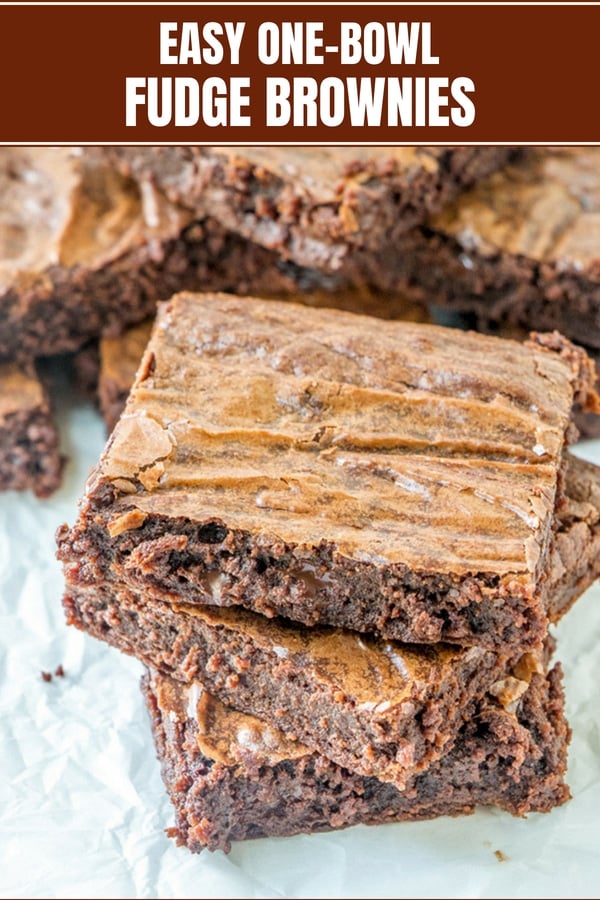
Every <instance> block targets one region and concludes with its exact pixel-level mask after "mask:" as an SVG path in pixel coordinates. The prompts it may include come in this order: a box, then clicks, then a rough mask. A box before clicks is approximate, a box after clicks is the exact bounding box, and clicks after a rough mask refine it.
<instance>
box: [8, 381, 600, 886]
mask: <svg viewBox="0 0 600 900" xmlns="http://www.w3.org/2000/svg"><path fill="white" fill-rule="evenodd" d="M61 405H62V407H63V412H62V419H63V421H62V427H63V432H64V441H65V450H66V452H68V453H69V455H70V463H69V466H68V468H67V473H66V480H65V485H64V487H63V488H62V490H61V491H60V492H59V493H58V494H57V495H56V496H55V497H53V498H52V499H50V500H47V501H39V500H36V499H35V498H34V497H32V496H30V495H27V494H22V495H17V494H10V493H9V494H0V673H1V677H0V896H1V897H4V898H5V897H82V898H87V897H110V898H112V897H143V898H146V897H160V898H170V897H182V898H183V897H224V898H225V897H507V896H508V897H598V896H599V895H600V894H599V892H600V703H599V699H598V697H599V683H600V677H599V669H600V588H597V587H594V588H592V589H591V590H590V591H588V593H587V594H586V596H585V597H583V598H582V599H581V600H580V601H579V602H578V604H577V605H576V607H575V609H574V610H573V611H572V612H571V613H570V614H569V616H568V617H567V619H566V620H565V621H564V622H563V623H561V625H560V626H559V628H558V629H557V636H558V640H559V644H558V654H557V655H558V658H559V659H561V660H562V662H563V665H564V668H565V682H566V685H565V686H566V691H567V711H568V716H569V719H570V722H571V725H572V728H573V741H572V744H571V750H570V764H569V778H568V780H569V784H570V785H571V789H572V792H573V799H572V800H571V801H570V802H569V803H568V804H567V805H566V806H564V807H562V808H560V809H557V810H554V811H553V812H552V813H551V814H550V815H547V816H543V815H532V816H530V817H529V818H528V819H526V820H520V819H514V818H512V817H511V816H509V815H507V814H505V813H501V812H496V811H488V810H483V811H480V812H478V813H477V814H476V815H474V816H470V817H466V818H463V819H438V820H436V821H433V822H423V823H417V824H409V823H406V824H398V825H387V826H381V827H376V828H367V827H361V826H359V827H356V828H352V829H349V830H347V831H344V832H338V833H332V834H324V835H314V836H301V837H295V838H287V839H276V840H273V839H272V840H261V841H251V842H246V843H240V844H238V845H236V846H234V849H233V851H232V852H231V854H230V855H229V856H225V855H224V854H222V853H221V852H218V853H215V854H211V853H208V852H205V853H202V854H200V855H199V856H194V855H192V854H190V853H189V852H188V851H187V850H186V849H183V848H177V847H176V846H175V844H174V843H173V842H172V841H171V840H169V839H168V838H167V837H166V836H165V834H164V829H165V828H167V827H168V826H169V825H171V824H172V821H173V817H172V812H171V807H170V804H169V802H168V800H167V798H166V795H165V792H164V790H163V787H162V782H161V779H160V774H159V767H158V763H157V762H156V759H155V756H154V747H153V743H152V739H151V735H150V727H149V723H148V721H147V716H146V711H145V707H144V705H143V702H142V699H141V695H140V692H139V689H138V679H139V676H140V674H141V666H140V665H139V664H138V663H137V662H136V661H135V660H132V659H129V658H126V657H124V656H121V655H120V654H119V653H117V652H116V651H115V650H112V649H111V648H109V647H108V646H105V645H103V644H101V643H99V642H97V641H95V640H93V639H92V638H90V637H87V636H86V635H83V634H81V633H79V632H77V631H76V630H75V629H73V628H67V627H66V626H65V624H64V621H63V613H62V608H61V604H60V598H61V593H62V574H61V570H60V567H59V565H58V563H57V562H56V560H55V558H54V532H55V530H56V528H57V526H58V525H60V524H61V523H62V522H64V521H68V522H69V523H71V522H72V521H73V520H74V517H75V510H76V501H77V498H78V496H79V494H80V493H81V490H82V487H83V483H84V480H85V477H86V475H87V472H88V470H89V468H90V467H91V465H92V464H93V463H94V462H95V460H96V459H97V457H98V454H99V452H100V450H101V448H102V446H103V444H104V432H103V426H102V423H101V421H100V419H99V416H98V415H97V414H96V413H95V411H94V410H93V409H92V408H91V407H89V406H86V405H82V404H76V403H74V401H69V400H65V398H64V397H63V398H62V403H61ZM577 452H579V453H580V455H582V456H584V457H585V458H587V459H590V460H592V461H594V462H597V463H600V442H590V443H587V444H582V445H580V447H579V448H578V451H577ZM59 664H62V665H63V667H64V669H65V677H64V678H56V677H54V678H53V680H52V681H51V682H50V683H45V682H44V681H42V679H41V676H40V672H41V671H42V670H46V671H50V672H54V670H55V669H56V667H57V666H58V665H59ZM495 851H500V853H501V854H502V857H503V858H502V860H501V861H500V860H499V859H498V858H497V855H496V852H495Z"/></svg>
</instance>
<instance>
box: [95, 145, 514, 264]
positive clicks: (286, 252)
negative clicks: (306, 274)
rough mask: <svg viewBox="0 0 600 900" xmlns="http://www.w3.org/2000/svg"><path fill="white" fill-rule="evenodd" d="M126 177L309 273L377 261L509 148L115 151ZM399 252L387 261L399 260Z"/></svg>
mask: <svg viewBox="0 0 600 900" xmlns="http://www.w3.org/2000/svg"><path fill="white" fill-rule="evenodd" d="M110 152H111V156H112V158H115V159H116V160H117V161H118V163H120V166H121V168H122V170H123V171H124V172H126V173H128V174H131V173H133V174H134V175H135V176H136V177H138V178H140V179H144V178H145V179H147V180H149V181H151V182H152V183H153V184H154V185H158V186H159V187H160V188H161V190H163V191H164V192H165V193H166V194H167V196H168V197H169V199H171V200H172V201H173V202H175V203H178V204H181V205H184V206H186V207H187V208H189V209H191V210H193V212H194V215H196V216H200V217H203V216H206V215H209V216H211V217H214V218H216V219H218V221H219V222H222V223H223V224H224V226H225V227H226V228H229V229H230V230H231V231H234V232H237V233H239V234H241V235H243V236H244V237H246V238H248V239H249V240H252V241H254V242H256V243H258V244H261V245H263V246H265V247H268V248H269V249H272V250H276V251H277V252H278V253H279V254H280V255H281V256H282V257H284V258H286V259H289V260H292V261H293V262H295V263H297V264H299V265H301V266H305V267H308V268H312V269H324V270H329V271H336V270H338V269H339V268H340V267H342V266H343V264H344V260H345V259H346V258H347V257H349V256H351V255H352V253H353V252H354V251H355V250H361V251H366V253H367V254H372V253H376V254H377V255H378V256H379V254H380V249H381V246H382V244H384V245H387V246H388V247H393V245H394V241H395V238H396V236H397V235H400V234H402V233H403V232H405V231H406V230H407V229H409V228H411V227H412V226H413V225H415V224H417V223H419V222H423V221H424V220H425V218H426V217H427V216H428V215H430V214H431V213H433V212H435V211H437V210H439V209H441V207H442V206H443V205H444V203H446V202H448V200H449V199H451V198H452V197H454V196H455V195H456V194H457V193H458V192H460V191H461V190H464V189H465V188H466V187H467V186H469V185H471V184H473V183H474V182H476V181H478V180H479V179H480V178H482V177H484V176H485V175H487V174H488V173H489V172H491V171H493V170H494V169H497V168H498V167H499V166H501V165H503V164H504V163H505V162H506V161H507V160H508V159H510V158H511V156H514V155H515V152H516V151H514V150H511V149H510V148H508V147H385V148H381V147H335V148H332V147H285V148H282V147H256V148H252V147H244V148H243V149H241V148H224V147H153V148H147V147H119V148H114V149H113V150H111V151H110ZM393 256H394V254H393V253H392V254H388V255H387V257H384V258H383V261H384V264H385V262H386V261H387V264H388V265H389V264H390V263H391V262H392V261H393Z"/></svg>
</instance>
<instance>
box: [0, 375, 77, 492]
mask: <svg viewBox="0 0 600 900" xmlns="http://www.w3.org/2000/svg"><path fill="white" fill-rule="evenodd" d="M62 469H63V459H62V457H61V455H60V452H59V442H58V435H57V432H56V428H55V427H54V423H53V421H52V416H51V411H50V404H49V400H48V396H47V393H46V390H45V388H44V386H43V385H42V383H41V381H40V380H39V378H38V377H37V376H36V374H35V373H34V372H33V371H32V370H28V371H23V370H22V369H20V368H18V367H17V366H16V365H15V364H13V363H3V364H0V490H3V491H5V490H16V491H23V490H32V491H34V493H35V494H36V496H38V497H48V496H49V495H50V494H52V492H53V491H55V490H56V489H57V488H58V487H59V486H60V483H61V476H62Z"/></svg>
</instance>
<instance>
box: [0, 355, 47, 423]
mask: <svg viewBox="0 0 600 900" xmlns="http://www.w3.org/2000/svg"><path fill="white" fill-rule="evenodd" d="M45 406H46V400H45V397H44V391H43V389H42V385H41V384H40V382H39V381H38V379H37V378H34V377H33V375H29V374H27V373H25V372H23V371H22V370H21V369H19V368H18V366H16V365H14V364H13V363H3V364H2V365H0V427H1V426H2V424H3V422H4V420H5V419H7V418H8V417H9V416H10V415H12V414H13V413H18V412H22V411H25V410H26V411H30V410H34V409H38V408H39V407H45Z"/></svg>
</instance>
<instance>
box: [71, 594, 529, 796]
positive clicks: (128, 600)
mask: <svg viewBox="0 0 600 900" xmlns="http://www.w3.org/2000/svg"><path fill="white" fill-rule="evenodd" d="M63 602H64V607H65V611H66V614H67V621H68V622H69V624H73V625H76V626H78V627H80V628H82V629H84V630H86V631H87V632H88V633H90V634H92V635H93V636H94V637H97V638H100V639H101V640H105V641H107V642H108V643H110V644H112V645H113V646H115V647H117V648H118V649H119V650H121V651H123V652H125V653H130V654H132V655H135V656H137V657H138V658H139V659H141V660H142V661H143V662H144V663H146V664H148V665H152V666H154V667H156V668H158V669H160V670H161V671H163V672H165V673H166V674H172V675H173V677H175V678H176V679H178V680H182V681H191V680H194V679H197V680H198V681H200V682H202V683H203V684H204V685H205V687H206V688H207V689H209V690H210V691H211V692H212V693H214V694H215V695H216V696H217V697H219V698H220V699H221V700H222V701H223V702H224V703H227V704H228V705H230V706H233V707H234V708H236V709H239V710H240V711H241V712H247V713H250V714H252V715H256V716H259V718H262V719H265V720H266V721H275V722H277V723H278V724H279V726H280V727H281V728H282V729H283V730H285V731H287V732H288V733H289V734H295V735H297V736H298V738H300V739H301V740H303V741H304V742H305V743H307V744H308V745H309V746H311V747H313V748H314V749H316V750H319V751H320V752H321V753H323V754H324V755H325V756H327V757H328V758H330V759H332V760H334V761H335V762H337V763H339V764H340V765H344V766H346V767H347V768H349V769H351V770H352V771H356V772H360V773H361V774H364V775H376V776H377V777H379V778H380V779H381V780H383V781H391V782H393V783H394V784H396V785H398V786H399V787H402V786H403V785H404V783H405V781H406V778H407V777H409V776H410V775H411V774H412V773H414V772H417V771H420V770H421V769H424V768H425V767H426V766H427V765H428V764H429V763H430V762H431V760H433V759H436V758H438V757H439V756H440V755H441V754H442V753H443V751H444V748H445V747H446V745H447V744H448V743H449V742H451V741H453V740H454V739H455V737H456V734H457V731H458V729H459V727H460V723H461V720H462V716H463V715H465V711H466V710H467V709H468V707H469V705H470V704H471V702H472V701H474V700H475V699H477V698H478V697H480V696H482V695H483V694H484V693H485V692H486V691H487V689H488V688H489V687H490V685H491V684H492V683H494V682H496V681H498V680H499V679H501V678H502V677H503V676H504V675H505V674H506V672H507V669H508V668H509V667H510V665H511V664H512V663H513V662H515V661H516V660H517V659H518V658H520V656H521V654H520V653H517V652H513V653H512V655H511V658H510V659H509V660H507V659H506V658H505V657H503V656H500V655H499V654H497V653H495V652H494V651H491V650H485V649H483V648H480V647H462V648H461V647H455V646H452V645H450V644H436V645H415V644H413V645H411V644H401V643H399V642H398V641H385V640H383V639H376V638H374V637H372V636H371V635H364V634H358V633H357V632H351V631H343V630H342V629H333V628H327V627H324V626H322V627H314V628H305V627H303V626H301V625H297V624H295V623H290V622H287V621H286V620H284V619H267V618H266V617H264V616H261V615H258V614H257V613H252V612H248V611H247V610H244V609H237V608H234V609H218V608H215V607H210V606H199V605H197V604H196V605H193V606H192V605H189V604H183V603H173V604H171V603H165V602H164V601H162V602H161V601H157V600H152V599H149V598H147V597H145V596H143V595H140V594H136V593H134V592H133V591H131V590H126V589H124V588H122V589H119V588H116V587H114V586H111V588H110V590H107V589H106V588H104V587H103V586H92V585H87V586H81V585H80V586H71V585H68V586H67V591H66V594H65V597H64V601H63Z"/></svg>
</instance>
